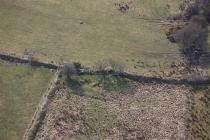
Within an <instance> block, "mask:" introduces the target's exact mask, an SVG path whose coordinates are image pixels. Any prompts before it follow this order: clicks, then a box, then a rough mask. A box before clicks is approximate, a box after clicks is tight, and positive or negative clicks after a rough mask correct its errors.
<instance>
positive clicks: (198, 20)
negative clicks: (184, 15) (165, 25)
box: [173, 16, 208, 64]
mask: <svg viewBox="0 0 210 140" xmlns="http://www.w3.org/2000/svg"><path fill="white" fill-rule="evenodd" d="M173 38H174V40H175V42H177V43H178V44H179V46H180V49H181V52H182V54H183V56H184V57H186V58H187V60H189V62H190V63H191V64H198V63H199V59H200V57H201V56H202V54H203V52H204V51H205V47H206V44H207V39H208V28H207V24H206V20H205V18H204V17H203V16H193V17H192V18H191V20H190V22H189V24H188V25H186V26H185V27H183V28H182V29H180V30H177V31H176V32H175V33H174V34H173Z"/></svg>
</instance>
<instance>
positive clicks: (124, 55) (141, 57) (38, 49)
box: [0, 0, 182, 75]
mask: <svg viewBox="0 0 210 140" xmlns="http://www.w3.org/2000/svg"><path fill="white" fill-rule="evenodd" d="M181 1H182V0H176V1H174V0H155V1H154V0H139V1H137V0H129V1H128V0H124V1H122V0H115V1H114V0H100V1H92V0H85V1H84V0H71V1H70V0H61V1H56V0H10V1H8V0H7V1H6V0H1V1H0V18H1V21H0V36H1V38H0V52H2V53H12V54H16V55H18V56H27V55H29V54H33V55H34V57H35V58H37V59H39V60H45V61H49V62H52V61H53V62H54V63H63V62H80V63H81V64H83V65H85V66H93V65H94V64H95V62H96V61H98V60H100V59H109V58H112V59H115V60H117V61H121V62H123V63H125V64H126V69H127V71H128V72H132V73H134V72H135V73H139V74H142V75H147V74H148V73H150V74H154V73H152V71H157V72H158V71H160V70H162V69H165V70H167V69H169V68H170V64H171V62H172V61H178V60H179V55H176V56H171V55H169V56H168V55H163V54H162V53H179V51H178V48H177V46H176V44H172V43H170V42H169V41H168V40H167V39H166V36H165V27H164V26H163V25H160V24H159V20H152V19H166V18H167V17H169V16H171V15H174V14H177V13H179V9H178V7H179V3H180V2H181ZM122 2H124V3H126V4H127V5H128V6H129V9H128V10H127V11H124V12H122V11H120V10H119V7H118V6H117V4H119V3H121V4H122Z"/></svg>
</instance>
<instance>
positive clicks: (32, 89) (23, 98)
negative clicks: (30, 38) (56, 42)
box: [0, 61, 53, 140]
mask: <svg viewBox="0 0 210 140" xmlns="http://www.w3.org/2000/svg"><path fill="white" fill-rule="evenodd" d="M0 73H1V75H0V139H1V140H21V139H22V136H23V135H24V132H25V130H26V128H27V126H28V124H29V123H30V121H31V119H32V116H33V114H34V113H35V109H36V106H37V105H38V104H39V102H40V99H41V97H42V95H43V93H44V92H45V91H46V88H47V86H48V84H49V81H50V79H51V78H52V76H53V72H51V71H49V70H46V69H42V68H32V67H30V66H24V65H15V64H8V63H6V62H1V61H0Z"/></svg>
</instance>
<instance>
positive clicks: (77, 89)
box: [66, 78, 85, 96]
mask: <svg viewBox="0 0 210 140" xmlns="http://www.w3.org/2000/svg"><path fill="white" fill-rule="evenodd" d="M66 83H67V86H68V87H69V88H70V89H71V90H72V93H73V94H75V95H79V96H85V93H84V90H83V88H82V84H81V83H80V82H79V81H78V80H75V79H72V78H68V79H67V81H66Z"/></svg>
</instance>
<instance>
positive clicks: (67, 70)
mask: <svg viewBox="0 0 210 140" xmlns="http://www.w3.org/2000/svg"><path fill="white" fill-rule="evenodd" d="M75 74H77V70H76V68H75V66H74V64H65V65H64V66H63V68H62V77H63V79H69V78H70V77H71V76H72V75H75Z"/></svg>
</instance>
